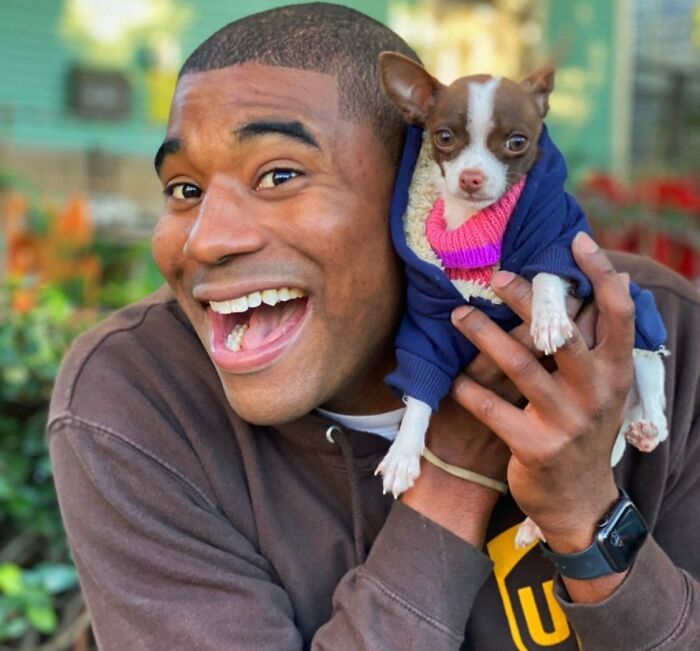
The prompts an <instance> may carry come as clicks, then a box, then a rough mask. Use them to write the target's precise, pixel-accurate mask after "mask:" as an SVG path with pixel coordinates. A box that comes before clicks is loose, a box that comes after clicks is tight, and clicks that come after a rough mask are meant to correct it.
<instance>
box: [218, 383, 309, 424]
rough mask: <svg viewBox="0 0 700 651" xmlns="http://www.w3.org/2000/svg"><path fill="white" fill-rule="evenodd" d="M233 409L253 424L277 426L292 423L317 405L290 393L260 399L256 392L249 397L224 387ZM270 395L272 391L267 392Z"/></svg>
mask: <svg viewBox="0 0 700 651" xmlns="http://www.w3.org/2000/svg"><path fill="white" fill-rule="evenodd" d="M224 391H225V393H226V398H227V400H228V403H229V405H231V409H233V411H234V412H235V413H236V415H238V416H239V417H240V418H242V419H243V420H244V421H245V422H247V423H250V424H251V425H261V426H275V425H282V424H283V423H290V422H292V421H295V420H297V419H299V418H301V417H302V416H304V415H306V414H308V413H309V412H310V411H312V410H313V409H315V407H316V406H317V405H316V404H315V403H314V401H312V400H303V399H301V398H298V399H294V397H290V395H289V394H286V395H280V396H277V397H272V396H271V397H269V398H266V399H260V395H259V392H254V395H251V396H250V398H249V399H246V396H244V395H241V392H240V391H237V392H234V391H231V392H230V393H229V390H228V389H226V388H225V389H224ZM266 393H267V394H268V395H269V393H271V392H266Z"/></svg>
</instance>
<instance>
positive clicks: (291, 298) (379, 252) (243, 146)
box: [153, 63, 401, 424]
mask: <svg viewBox="0 0 700 651" xmlns="http://www.w3.org/2000/svg"><path fill="white" fill-rule="evenodd" d="M159 158H161V159H162V166H161V168H160V173H159V176H160V178H161V180H162V182H163V187H164V188H165V190H166V206H165V211H164V214H163V215H162V217H161V218H160V221H159V223H158V225H157V227H156V229H155V232H154V235H153V253H154V257H155V259H156V262H157V264H158V266H159V268H160V270H161V272H162V273H163V275H164V276H165V278H166V280H167V281H168V283H169V284H170V285H171V287H172V288H173V290H174V292H175V294H176V296H177V299H178V301H179V303H180V304H181V305H182V307H183V309H184V311H185V312H186V314H187V316H188V317H189V319H190V320H191V321H192V324H193V325H194V328H195V330H196V331H197V334H198V335H199V338H200V339H201V341H202V343H203V345H204V347H205V349H206V350H207V352H208V354H209V356H210V357H211V359H212V361H213V362H214V364H215V367H216V370H217V372H218V374H219V377H220V378H221V381H222V383H223V386H224V390H225V392H226V395H227V397H228V400H229V402H230V403H231V405H232V407H233V408H234V409H235V410H236V411H237V412H238V413H239V414H240V415H241V416H242V417H243V418H244V419H246V420H249V421H251V422H255V423H261V424H262V423H276V422H284V421H288V420H291V419H293V418H295V417H298V416H299V415H301V414H304V413H306V412H308V411H309V410H310V409H312V408H314V407H316V406H318V405H325V406H327V407H329V408H331V409H336V410H338V411H345V412H347V413H353V412H354V413H362V412H367V413H370V412H371V411H374V410H376V409H383V408H387V407H389V406H391V405H392V403H391V400H392V399H391V398H389V394H388V393H387V389H386V387H384V385H383V383H382V376H383V374H384V373H385V372H386V371H388V370H389V369H390V367H391V364H392V359H393V333H394V328H395V326H396V324H397V320H398V316H399V311H400V305H401V282H400V272H399V269H398V265H397V261H396V257H395V255H394V253H393V249H392V247H391V242H390V237H389V229H388V224H387V216H388V210H389V202H390V198H391V189H392V183H393V176H394V168H393V165H392V163H391V161H390V158H389V155H388V153H387V152H386V150H385V148H384V147H383V146H382V144H381V143H380V142H379V141H378V140H377V138H376V136H375V135H374V134H373V132H372V130H371V129H370V127H369V126H366V125H360V124H355V123H351V122H349V121H347V120H346V119H344V118H342V117H341V114H340V111H339V107H338V94H337V87H336V78H335V76H331V75H325V74H321V73H316V72H310V71H302V70H296V69H291V68H278V67H271V66H263V65H260V64H257V63H246V64H243V65H238V66H231V67H228V68H223V69H220V70H214V71H209V72H203V73H191V74H187V75H185V76H183V78H182V79H181V80H180V82H179V83H178V86H177V89H176V92H175V97H174V99H173V104H172V110H171V115H170V122H169V125H168V133H167V137H166V142H165V143H164V147H163V148H162V149H161V152H160V153H159ZM271 290H272V291H271ZM275 290H278V291H275ZM280 290H281V291H280ZM300 294H301V296H299V295H300ZM295 297H296V298H295ZM212 301H213V304H212ZM267 303H273V305H268V304H267ZM258 304H259V305H258ZM256 305H258V306H257V307H256Z"/></svg>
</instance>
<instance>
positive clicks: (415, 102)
mask: <svg viewBox="0 0 700 651" xmlns="http://www.w3.org/2000/svg"><path fill="white" fill-rule="evenodd" d="M379 72H380V79H381V84H382V90H383V91H384V93H385V94H386V96H387V97H388V98H389V99H390V100H391V101H392V102H393V103H394V104H395V105H396V107H397V108H398V109H399V110H400V111H401V113H402V114H403V116H404V118H405V119H406V120H407V121H408V122H412V123H414V124H419V125H421V126H423V125H424V124H425V121H426V119H427V118H428V113H430V109H431V108H433V106H434V104H435V99H436V97H437V95H438V93H439V92H440V91H441V90H442V89H443V88H444V86H443V85H442V84H441V83H440V82H439V81H438V80H437V79H435V77H433V76H431V75H430V74H429V73H428V71H427V70H426V69H425V68H424V67H423V66H421V65H420V64H418V63H416V62H415V61H412V60H411V59H409V58H408V57H406V56H404V55H403V54H399V53H398V52H382V53H381V54H380V55H379Z"/></svg>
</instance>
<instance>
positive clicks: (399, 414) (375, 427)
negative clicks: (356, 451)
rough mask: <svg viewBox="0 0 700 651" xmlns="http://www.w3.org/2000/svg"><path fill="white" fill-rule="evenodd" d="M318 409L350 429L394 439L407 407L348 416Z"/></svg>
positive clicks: (322, 413) (323, 414)
mask: <svg viewBox="0 0 700 651" xmlns="http://www.w3.org/2000/svg"><path fill="white" fill-rule="evenodd" d="M316 411H317V412H318V413H319V414H321V415H322V416H325V417H326V418H330V419H331V420H334V421H335V422H336V423H338V424H339V425H343V426H344V427H347V428H348V429H354V430H357V431H359V432H369V433H370V434H377V435H379V436H383V437H384V438H385V439H388V440H389V441H393V440H394V439H395V438H396V435H397V434H398V433H399V426H400V425H401V419H402V418H403V415H404V413H405V412H406V408H405V407H401V408H399V409H394V411H385V412H384V413H383V414H370V415H369V416H348V415H347V414H336V413H334V412H332V411H327V410H326V409H316Z"/></svg>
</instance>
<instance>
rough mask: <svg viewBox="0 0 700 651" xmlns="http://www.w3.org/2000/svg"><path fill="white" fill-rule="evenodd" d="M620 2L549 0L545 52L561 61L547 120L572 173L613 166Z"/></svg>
mask: <svg viewBox="0 0 700 651" xmlns="http://www.w3.org/2000/svg"><path fill="white" fill-rule="evenodd" d="M615 4H616V3H615V2H610V0H549V2H548V3H547V8H548V11H547V12H546V13H547V18H546V20H547V23H546V26H545V35H546V37H545V38H546V41H547V44H546V48H545V52H550V53H553V56H554V57H555V59H557V58H559V59H560V60H559V61H556V62H555V63H556V76H555V82H554V93H553V95H552V100H551V111H550V115H549V116H548V118H547V124H548V125H549V129H550V133H551V135H552V138H553V140H554V141H555V142H556V143H557V146H558V147H559V148H560V149H561V150H562V151H563V153H564V154H565V156H566V158H567V162H568V164H569V168H570V169H571V172H572V176H573V177H575V176H576V175H577V174H578V173H579V172H581V171H583V169H584V168H597V169H604V170H608V169H610V167H611V166H612V156H613V153H612V150H613V144H612V143H613V134H612V128H613V126H612V125H613V101H614V99H615V98H614V92H613V90H614V88H613V86H614V71H615V58H616V56H617V53H616V51H615V42H616V39H615V17H616V10H615Z"/></svg>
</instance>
